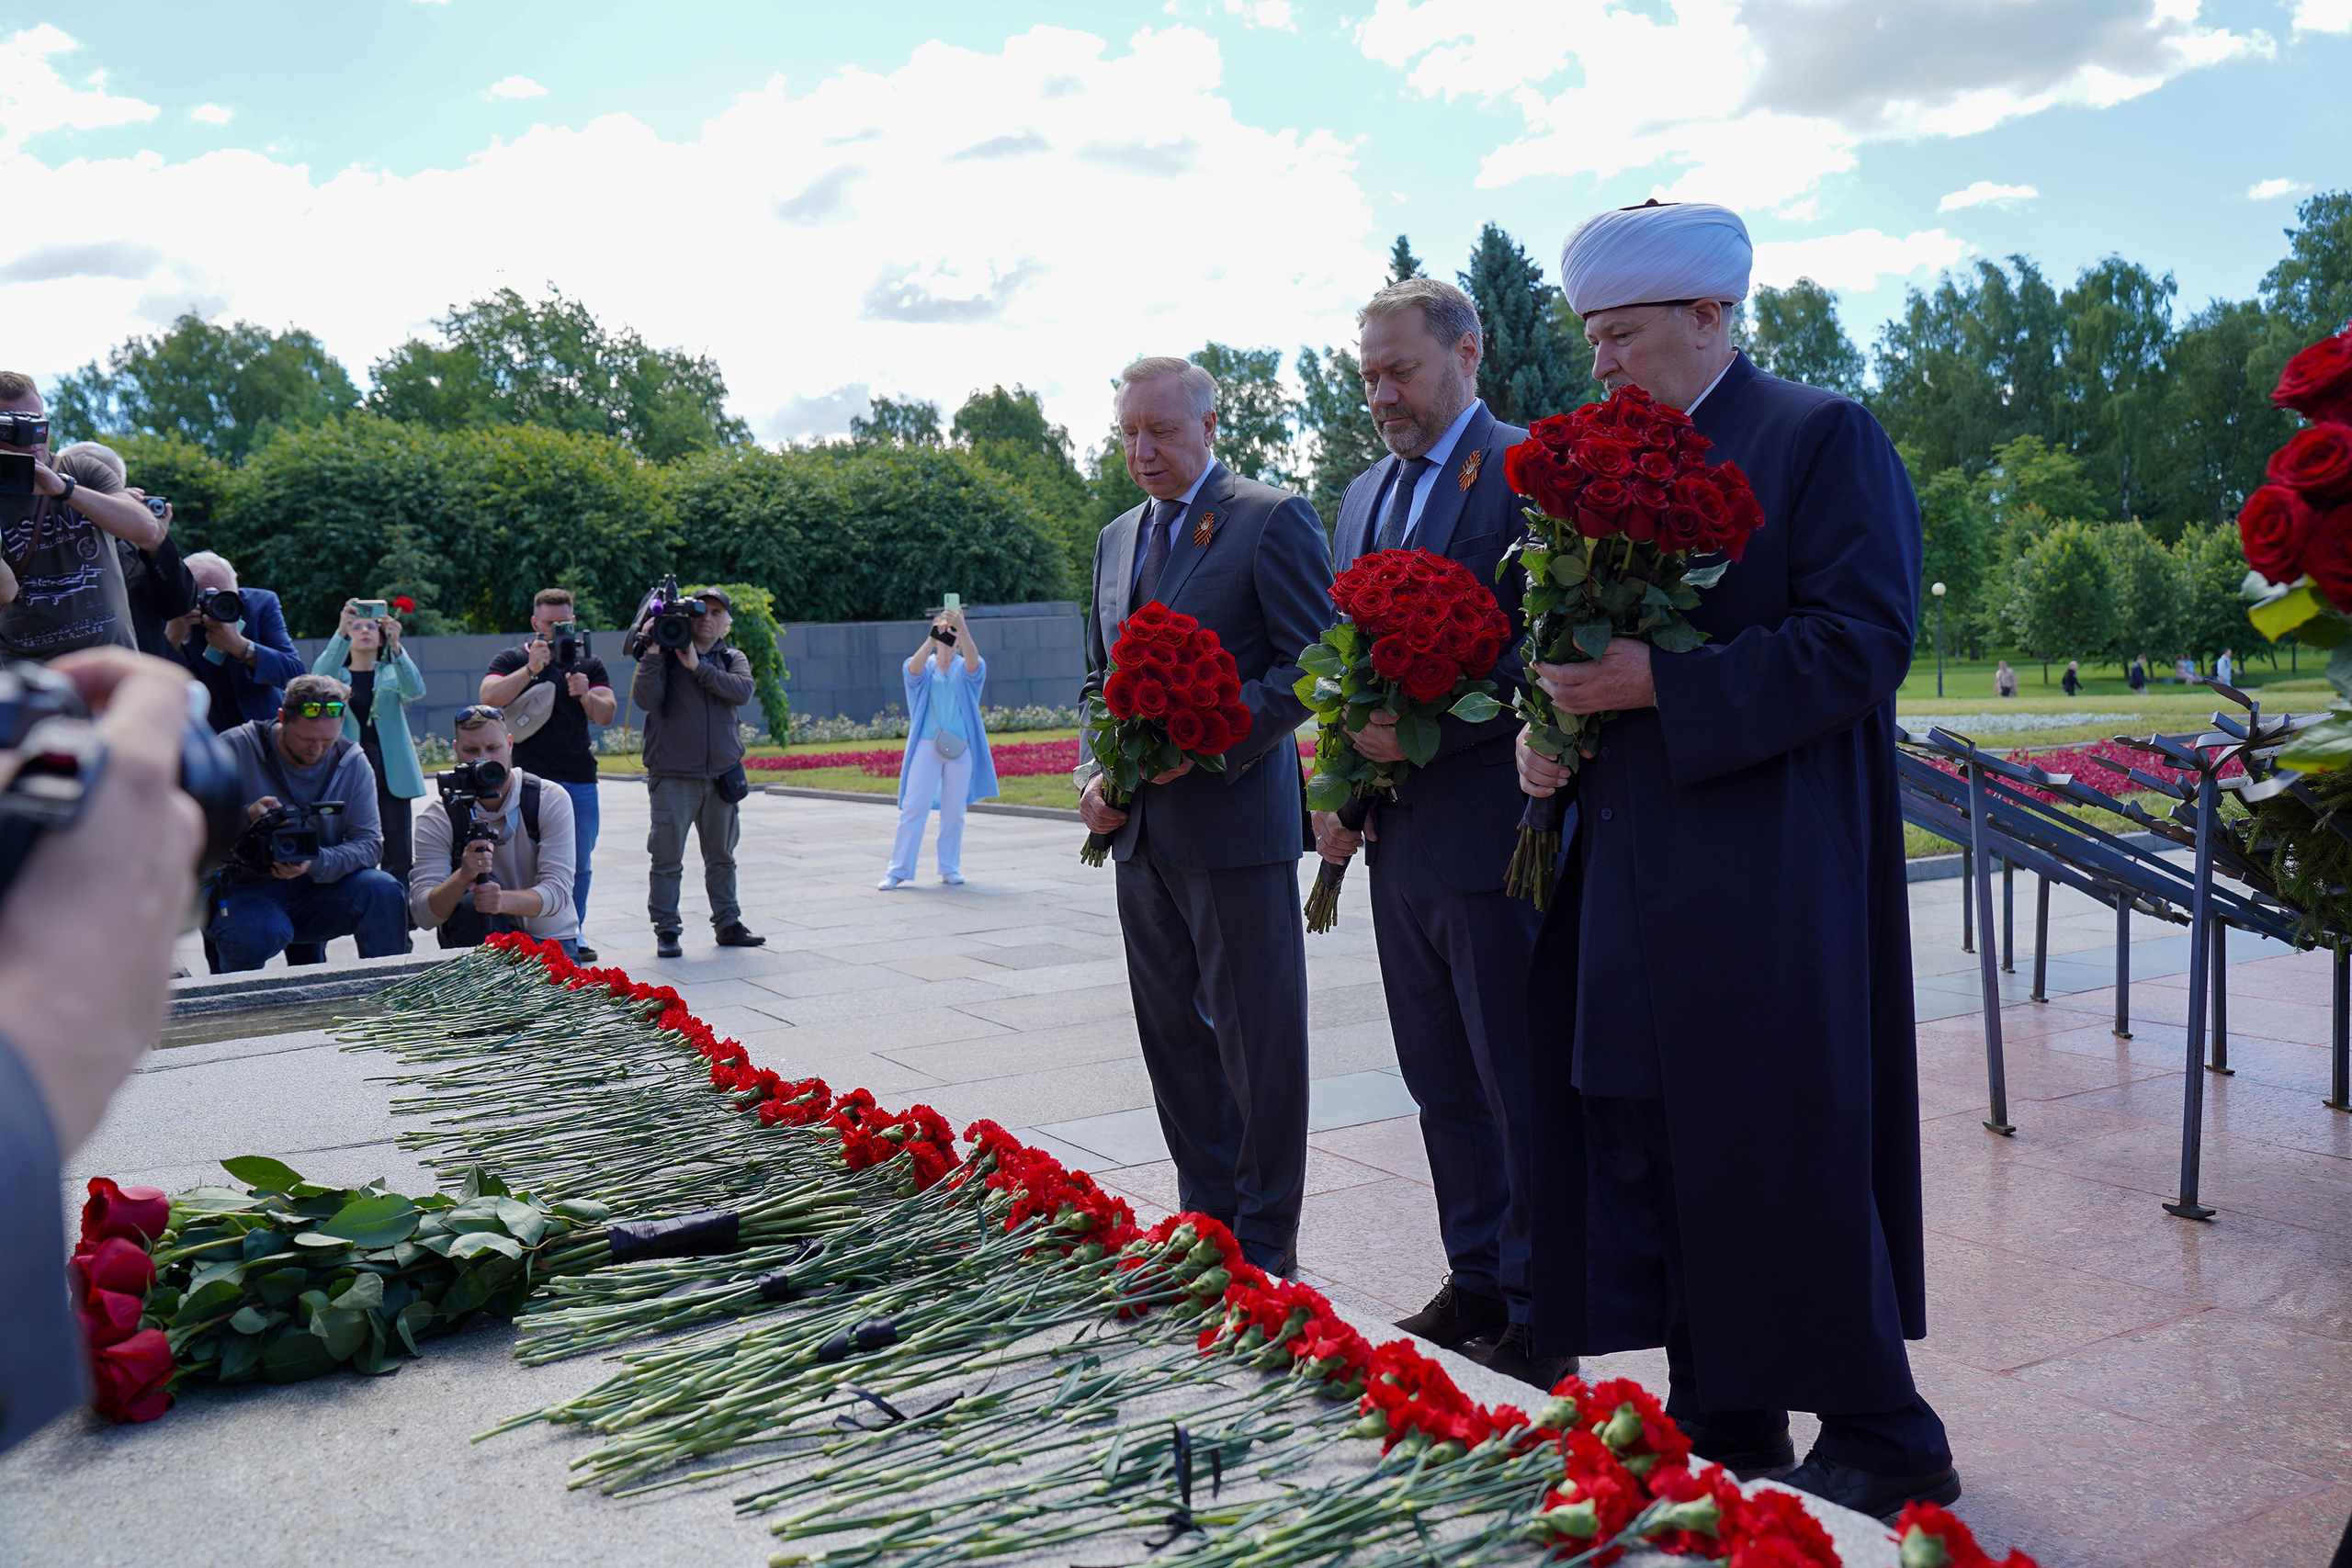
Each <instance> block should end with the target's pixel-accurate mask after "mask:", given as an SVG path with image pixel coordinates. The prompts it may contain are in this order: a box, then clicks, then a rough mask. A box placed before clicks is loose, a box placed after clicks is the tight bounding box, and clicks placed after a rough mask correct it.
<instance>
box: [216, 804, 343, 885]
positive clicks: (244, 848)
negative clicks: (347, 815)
mask: <svg viewBox="0 0 2352 1568" xmlns="http://www.w3.org/2000/svg"><path fill="white" fill-rule="evenodd" d="M342 813H343V802H341V801H339V800H322V801H320V802H318V803H317V804H316V805H313V806H300V805H296V806H273V807H270V808H269V809H268V810H267V811H265V812H263V813H262V814H261V815H260V816H258V817H256V818H254V819H253V821H252V822H250V823H248V824H247V825H246V827H245V830H244V832H243V833H242V834H241V835H239V836H238V839H237V842H236V846H235V847H234V848H233V849H232V850H231V851H230V852H229V867H230V873H231V874H232V875H233V876H234V877H235V878H236V880H238V881H240V882H258V881H260V880H261V879H262V878H263V877H266V876H268V875H270V874H272V873H271V871H270V869H269V868H270V867H271V866H272V865H273V864H277V863H283V864H286V865H298V864H300V863H302V862H303V861H306V860H316V859H318V858H319V850H320V849H321V847H322V845H321V842H320V839H319V824H320V822H321V821H322V820H323V819H324V818H329V817H337V816H341V815H342Z"/></svg>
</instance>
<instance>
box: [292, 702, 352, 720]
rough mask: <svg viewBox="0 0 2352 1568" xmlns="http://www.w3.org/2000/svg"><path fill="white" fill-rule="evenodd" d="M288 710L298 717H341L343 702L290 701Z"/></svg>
mask: <svg viewBox="0 0 2352 1568" xmlns="http://www.w3.org/2000/svg"><path fill="white" fill-rule="evenodd" d="M286 711H287V712H288V713H290V714H292V715H294V716H296V717H298V718H341V717H342V716H343V705H342V704H341V703H288V704H287V705H286Z"/></svg>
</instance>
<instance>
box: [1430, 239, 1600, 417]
mask: <svg viewBox="0 0 2352 1568" xmlns="http://www.w3.org/2000/svg"><path fill="white" fill-rule="evenodd" d="M1460 277H1461V283H1462V288H1463V291H1464V293H1466V294H1468V295H1469V296H1470V298H1471V299H1474V300H1476V302H1477V306H1478V323H1479V327H1480V330H1481V332H1482V333H1483V334H1484V336H1485V339H1486V350H1485V355H1486V356H1485V358H1484V359H1482V360H1481V361H1480V362H1479V366H1478V395H1479V396H1480V397H1481V398H1484V399H1485V400H1486V401H1487V409H1488V410H1489V411H1490V412H1492V413H1493V414H1494V416H1495V417H1496V418H1497V419H1499V420H1501V421H1503V422H1504V423H1507V424H1526V423H1530V422H1532V421H1534V420H1538V419H1542V418H1543V417H1544V416H1545V415H1546V414H1555V413H1560V412H1566V410H1568V409H1572V408H1575V407H1577V405H1579V404H1580V403H1583V402H1585V401H1586V400H1587V398H1586V388H1587V386H1588V385H1589V382H1590V380H1591V375H1590V372H1591V367H1592V355H1591V353H1590V351H1589V349H1587V348H1586V347H1585V344H1584V340H1583V336H1582V329H1581V326H1579V327H1578V328H1577V330H1576V331H1575V332H1573V333H1572V332H1571V331H1570V329H1569V328H1568V326H1567V324H1566V321H1563V319H1562V318H1563V316H1564V315H1566V314H1567V312H1566V310H1565V307H1564V302H1563V301H1562V299H1561V298H1560V291H1559V289H1557V288H1555V287H1553V286H1552V285H1551V284H1548V283H1546V282H1544V269H1543V268H1542V267H1541V266H1538V265H1536V263H1535V259H1534V258H1533V257H1532V256H1530V255H1529V254H1527V252H1526V251H1525V250H1524V249H1522V248H1521V246H1520V244H1519V243H1517V242H1516V241H1514V240H1513V239H1512V238H1511V237H1510V235H1509V234H1506V233H1504V232H1503V231H1502V230H1500V229H1498V228H1497V227H1496V226H1495V225H1494V224H1492V223H1489V224H1487V226H1486V227H1485V228H1483V229H1481V230H1479V231H1478V243H1477V244H1476V246H1474V247H1473V248H1472V249H1471V252H1470V265H1469V269H1468V270H1467V271H1465V272H1464V273H1462V274H1461V275H1460Z"/></svg>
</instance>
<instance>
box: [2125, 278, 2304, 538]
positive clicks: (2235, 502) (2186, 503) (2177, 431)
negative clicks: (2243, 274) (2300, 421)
mask: <svg viewBox="0 0 2352 1568" xmlns="http://www.w3.org/2000/svg"><path fill="white" fill-rule="evenodd" d="M2269 327H2270V321H2269V317H2268V316H2267V314H2266V312H2265V311H2264V310H2263V308H2262V307H2261V306H2260V305H2259V304H2257V303H2256V302H2254V301H2253V300H2243V301H2239V302H2236V303H2232V302H2231V301H2228V300H2224V299H2216V300H2215V301H2213V302H2212V303H2211V305H2208V306H2207V307H2206V308H2205V309H2204V310H2199V311H2198V312H2197V313H2196V314H2195V315H2193V316H2191V317H2189V318H2188V321H2187V322H2186V323H2185V324H2184V325H2183V326H2182V328H2181V330H2180V332H2179V333H2177V334H2176V335H2175V337H2174V339H2173V345H2172V352H2171V353H2170V354H2169V355H2166V358H2165V373H2166V380H2167V382H2168V384H2167V385H2166V386H2165V389H2164V401H2163V405H2162V409H2161V412H2158V413H2157V415H2156V416H2155V418H2154V420H2153V421H2152V422H2151V423H2152V424H2153V426H2154V431H2155V432H2156V433H2157V434H2161V435H2162V437H2163V438H2164V440H2165V447H2164V449H2163V453H2162V471H2161V474H2160V476H2159V479H2158V486H2159V492H2158V496H2157V499H2156V501H2155V502H2154V505H2153V506H2152V507H2151V508H2150V509H2149V510H2150V512H2151V513H2153V514H2154V518H2155V519H2157V520H2158V521H2156V522H2155V523H2154V526H2155V527H2157V528H2158V529H2159V530H2161V531H2162V533H2163V534H2164V535H2165V536H2166V537H2167V538H2170V537H2175V536H2177V535H2178V533H2179V528H2180V525H2181V523H2182V522H2184V521H2188V520H2196V521H2200V522H2206V523H2219V522H2224V521H2230V520H2233V519H2234V518H2235V517H2236V516H2237V514H2238V510H2239V508H2241V507H2243V506H2244V505H2245V498H2246V497H2247V496H2248V495H2250V494H2252V493H2253V491H2254V490H2255V488H2256V486H2258V485H2260V484H2261V483H2262V481H2263V468H2264V467H2265V466H2266V465H2267V463H2268V462H2269V461H2270V454H2271V453H2273V452H2275V451H2277V450H2278V447H2279V446H2282V445H2283V444H2284V443H2285V442H2286V440H2287V437H2288V436H2289V435H2290V434H2292V432H2293V430H2294V423H2295V422H2294V419H2293V416H2291V415H2290V414H2288V413H2286V412H2283V411H2281V410H2279V409H2278V408H2275V407H2273V406H2272V405H2271V402H2270V387H2271V381H2269V380H2263V379H2258V378H2256V375H2255V373H2254V370H2253V363H2252V362H2253V361H2254V359H2255V358H2256V355H2258V353H2259V352H2260V351H2261V348H2262V345H2263V344H2264V341H2265V339H2266V337H2267V333H2268V332H2269ZM2274 377H2275V373H2274Z"/></svg>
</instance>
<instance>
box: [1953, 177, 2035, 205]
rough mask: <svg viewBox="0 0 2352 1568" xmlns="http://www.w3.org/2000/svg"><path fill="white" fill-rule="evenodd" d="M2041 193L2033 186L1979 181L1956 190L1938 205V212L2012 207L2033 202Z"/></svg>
mask: <svg viewBox="0 0 2352 1568" xmlns="http://www.w3.org/2000/svg"><path fill="white" fill-rule="evenodd" d="M2040 195H2041V192H2040V191H2038V190H2036V189H2034V188H2033V187H2032V186H1996V185H1995V184H1994V183H1993V182H1992V181H1991V180H1978V181H1977V182H1976V183H1975V184H1973V185H1972V186H1969V187H1968V188H1967V189H1966V190H1956V191H1954V192H1952V193H1951V195H1950V196H1948V197H1944V198H1943V199H1942V200H1941V201H1939V202H1938V203H1936V210H1937V211H1938V212H1957V211H1959V210H1960V209H1962V208H1963V207H1984V206H1986V205H1988V204H1989V205H1991V206H1994V207H2010V206H2014V205H2015V204H2017V203H2018V202H2020V201H2031V200H2032V199H2033V198H2034V197H2037V196H2040Z"/></svg>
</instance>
